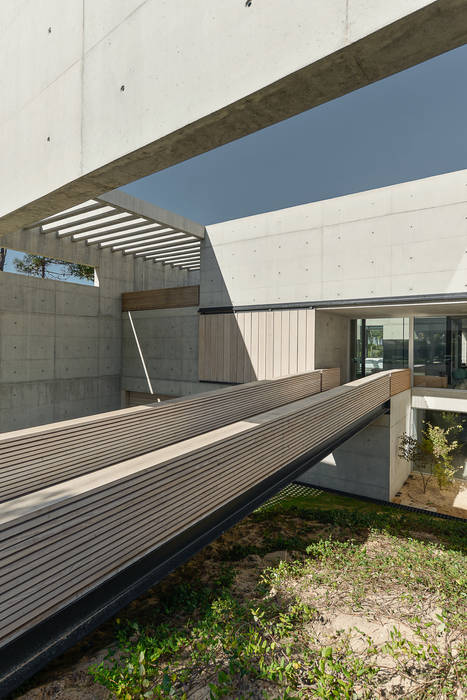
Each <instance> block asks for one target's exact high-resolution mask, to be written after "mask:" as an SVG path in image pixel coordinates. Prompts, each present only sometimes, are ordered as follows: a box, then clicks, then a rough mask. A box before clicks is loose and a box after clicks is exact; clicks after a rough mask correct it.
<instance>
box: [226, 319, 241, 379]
mask: <svg viewBox="0 0 467 700" xmlns="http://www.w3.org/2000/svg"><path fill="white" fill-rule="evenodd" d="M228 319H229V327H230V364H229V372H228V374H227V375H226V378H225V379H224V381H226V382H236V381H237V379H236V377H237V365H238V358H237V334H238V325H237V319H236V318H235V316H234V314H228Z"/></svg>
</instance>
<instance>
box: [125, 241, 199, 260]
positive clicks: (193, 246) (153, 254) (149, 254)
mask: <svg viewBox="0 0 467 700" xmlns="http://www.w3.org/2000/svg"><path fill="white" fill-rule="evenodd" d="M198 250H199V245H198V244H197V243H182V244H181V245H177V246H173V247H172V248H169V249H168V250H166V251H164V252H165V253H166V254H167V255H169V254H170V253H174V252H182V251H183V252H189V251H198ZM159 253H160V249H159V250H157V249H154V250H148V251H146V252H145V253H144V252H143V253H134V255H136V256H143V257H144V259H145V260H153V259H154V258H158V262H161V260H160V258H163V259H165V258H166V255H160V254H159Z"/></svg>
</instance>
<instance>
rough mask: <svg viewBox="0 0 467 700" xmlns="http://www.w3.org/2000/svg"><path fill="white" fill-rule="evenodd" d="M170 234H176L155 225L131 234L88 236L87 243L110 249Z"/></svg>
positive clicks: (128, 232) (125, 232)
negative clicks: (150, 237) (130, 242)
mask: <svg viewBox="0 0 467 700" xmlns="http://www.w3.org/2000/svg"><path fill="white" fill-rule="evenodd" d="M156 233H157V234H159V233H160V234H161V235H162V234H167V235H168V234H169V233H176V231H174V230H173V229H171V228H168V227H167V226H153V225H151V224H150V225H148V228H144V227H143V228H142V229H139V230H138V229H136V231H135V233H133V234H132V233H131V229H130V230H129V231H127V230H125V231H121V232H117V233H112V234H109V235H107V236H106V235H105V234H104V235H97V236H94V237H91V236H88V237H87V239H86V243H87V244H88V245H98V246H99V248H109V247H110V246H116V245H120V244H121V243H125V242H126V241H133V240H139V239H144V238H146V237H148V236H154V234H156Z"/></svg>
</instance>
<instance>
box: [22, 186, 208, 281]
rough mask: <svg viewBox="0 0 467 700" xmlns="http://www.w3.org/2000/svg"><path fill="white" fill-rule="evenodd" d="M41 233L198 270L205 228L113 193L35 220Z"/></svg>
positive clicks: (156, 207) (154, 206)
mask: <svg viewBox="0 0 467 700" xmlns="http://www.w3.org/2000/svg"><path fill="white" fill-rule="evenodd" d="M37 228H38V229H39V232H40V234H43V235H55V236H57V238H58V239H62V238H68V239H69V240H71V241H72V242H73V243H76V242H85V243H86V245H89V246H92V245H95V246H97V247H98V248H100V249H102V250H106V249H107V250H110V252H112V253H122V254H123V255H132V256H133V257H134V258H135V259H140V258H141V259H142V260H144V261H146V262H158V263H163V264H165V265H172V266H173V267H178V268H182V269H186V270H198V269H199V266H200V247H201V241H202V240H203V238H204V232H205V229H204V226H201V224H198V223H196V222H194V221H190V220H189V219H186V218H185V217H183V216H180V215H178V214H175V213H173V212H170V211H167V210H166V209H162V208H160V207H158V206H156V205H154V204H150V203H149V202H144V201H142V200H140V199H137V198H136V197H132V196H131V195H129V194H127V193H126V192H110V193H108V194H106V195H103V196H100V197H94V198H93V199H88V200H87V201H85V202H82V203H81V204H77V205H76V206H74V207H70V208H68V209H65V210H63V211H60V212H58V213H57V214H53V215H52V216H49V217H47V218H45V219H41V220H40V221H37V222H35V223H34V224H33V225H32V226H29V227H28V229H37Z"/></svg>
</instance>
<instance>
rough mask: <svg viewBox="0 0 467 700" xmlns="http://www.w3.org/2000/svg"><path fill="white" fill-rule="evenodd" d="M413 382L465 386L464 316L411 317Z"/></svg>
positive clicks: (466, 330)
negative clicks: (412, 331)
mask: <svg viewBox="0 0 467 700" xmlns="http://www.w3.org/2000/svg"><path fill="white" fill-rule="evenodd" d="M414 333H415V336H414V385H415V386H426V387H433V388H439V389H443V388H448V387H449V388H453V389H467V317H465V316H459V317H455V316H439V317H433V318H416V319H415V320H414Z"/></svg>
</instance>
